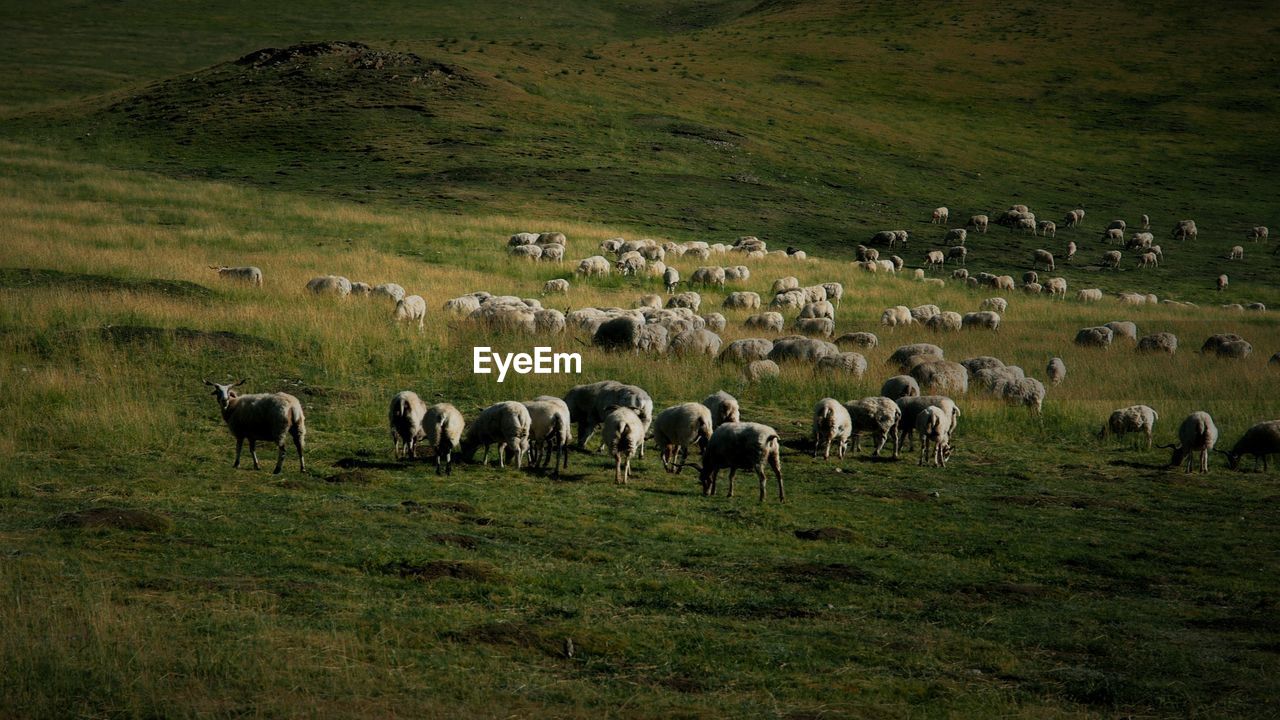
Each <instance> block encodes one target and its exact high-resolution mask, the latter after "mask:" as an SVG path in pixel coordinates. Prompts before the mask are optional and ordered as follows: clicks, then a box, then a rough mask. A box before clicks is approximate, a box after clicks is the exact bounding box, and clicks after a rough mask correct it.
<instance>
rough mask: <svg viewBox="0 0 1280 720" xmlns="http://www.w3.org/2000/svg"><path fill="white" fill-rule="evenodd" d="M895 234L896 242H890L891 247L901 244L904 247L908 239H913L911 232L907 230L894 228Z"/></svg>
mask: <svg viewBox="0 0 1280 720" xmlns="http://www.w3.org/2000/svg"><path fill="white" fill-rule="evenodd" d="M893 235H894V242H892V243H890V244H889V247H891V248H893V247H897V246H898V245H901V246H902V247H906V246H907V241H908V240H910V239H911V234H910V233H908V232H907V231H906V230H894V231H893Z"/></svg>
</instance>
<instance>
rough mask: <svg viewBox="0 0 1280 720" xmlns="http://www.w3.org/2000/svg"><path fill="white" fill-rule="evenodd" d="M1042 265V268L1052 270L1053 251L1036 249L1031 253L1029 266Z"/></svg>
mask: <svg viewBox="0 0 1280 720" xmlns="http://www.w3.org/2000/svg"><path fill="white" fill-rule="evenodd" d="M1040 265H1044V269H1045V270H1047V271H1049V272H1053V267H1054V266H1053V253H1051V252H1049V251H1048V250H1036V251H1034V252H1032V253H1031V266H1032V267H1038V266H1040Z"/></svg>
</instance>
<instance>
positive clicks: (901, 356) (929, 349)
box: [884, 343, 942, 371]
mask: <svg viewBox="0 0 1280 720" xmlns="http://www.w3.org/2000/svg"><path fill="white" fill-rule="evenodd" d="M916 355H925V356H928V357H930V358H933V359H937V360H941V359H942V348H940V347H938V346H937V345H933V344H930V343H912V344H910V345H902V346H899V347H898V348H896V349H895V350H894V351H893V353H892V354H891V355H889V357H888V358H886V359H885V361H884V362H885V364H886V365H897V366H898V367H899V368H901V369H902V370H904V371H905V370H907V369H909V368H910V366H911V358H913V357H915V356H916Z"/></svg>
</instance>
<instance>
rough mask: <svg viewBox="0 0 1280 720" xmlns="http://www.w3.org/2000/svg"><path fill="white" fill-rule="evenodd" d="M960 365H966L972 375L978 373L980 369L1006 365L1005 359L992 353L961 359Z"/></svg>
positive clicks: (965, 367)
mask: <svg viewBox="0 0 1280 720" xmlns="http://www.w3.org/2000/svg"><path fill="white" fill-rule="evenodd" d="M960 365H961V366H962V367H964V369H965V370H966V371H967V372H968V373H969V374H970V375H973V374H975V373H977V372H978V371H979V370H987V369H990V368H1002V367H1004V366H1005V365H1004V361H1003V360H1001V359H1000V358H998V357H992V356H990V355H980V356H978V357H971V358H969V359H968V360H961V361H960Z"/></svg>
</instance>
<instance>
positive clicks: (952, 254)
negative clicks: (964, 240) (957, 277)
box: [947, 245, 969, 265]
mask: <svg viewBox="0 0 1280 720" xmlns="http://www.w3.org/2000/svg"><path fill="white" fill-rule="evenodd" d="M968 257H969V249H968V248H966V247H965V246H963V245H957V246H955V247H952V248H947V259H948V260H959V261H960V264H961V265H964V263H965V259H966V258H968Z"/></svg>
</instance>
